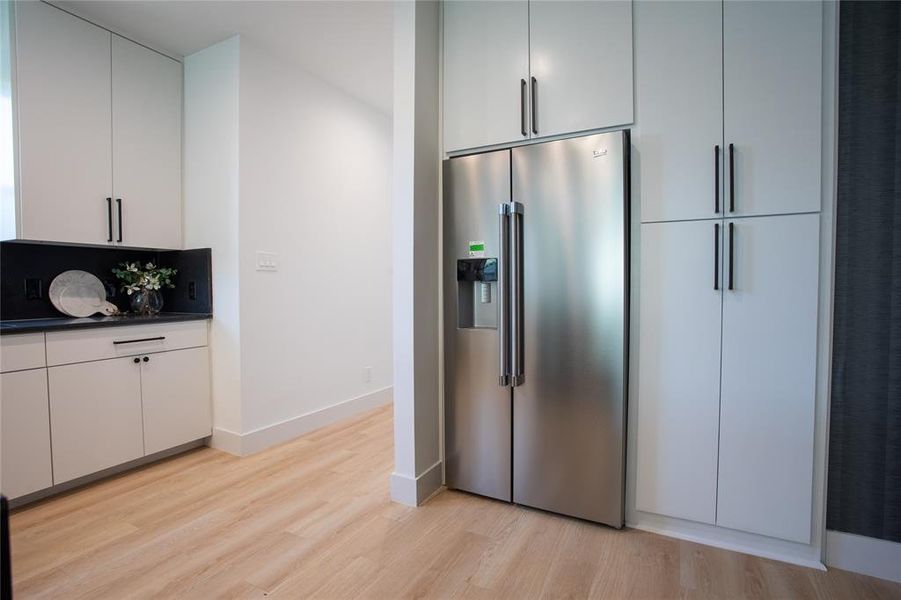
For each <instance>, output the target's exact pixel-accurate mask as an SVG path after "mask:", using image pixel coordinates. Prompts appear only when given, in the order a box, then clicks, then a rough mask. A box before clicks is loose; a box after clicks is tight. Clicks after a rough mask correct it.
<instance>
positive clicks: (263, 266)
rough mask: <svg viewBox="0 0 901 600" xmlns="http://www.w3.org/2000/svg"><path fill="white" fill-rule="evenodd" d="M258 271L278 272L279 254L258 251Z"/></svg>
mask: <svg viewBox="0 0 901 600" xmlns="http://www.w3.org/2000/svg"><path fill="white" fill-rule="evenodd" d="M257 271H278V254H276V253H275V252H263V251H262V250H257Z"/></svg>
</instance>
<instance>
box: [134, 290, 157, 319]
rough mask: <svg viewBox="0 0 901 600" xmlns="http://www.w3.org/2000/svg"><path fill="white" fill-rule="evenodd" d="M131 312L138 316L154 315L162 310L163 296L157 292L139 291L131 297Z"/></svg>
mask: <svg viewBox="0 0 901 600" xmlns="http://www.w3.org/2000/svg"><path fill="white" fill-rule="evenodd" d="M131 310H132V311H133V312H135V313H136V314H139V315H144V316H147V315H155V314H157V313H159V312H160V311H161V310H163V295H162V294H161V293H160V291H159V290H141V291H139V292H135V293H134V294H132V295H131Z"/></svg>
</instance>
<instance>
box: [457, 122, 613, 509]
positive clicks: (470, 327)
mask: <svg viewBox="0 0 901 600" xmlns="http://www.w3.org/2000/svg"><path fill="white" fill-rule="evenodd" d="M628 274H629V134H628V131H619V132H613V133H605V134H600V135H592V136H586V137H581V138H574V139H568V140H561V141H553V142H546V143H542V144H534V145H529V146H521V147H516V148H512V149H506V150H498V151H495V152H486V153H483V154H475V155H470V156H463V157H459V158H451V159H448V160H446V161H445V162H444V323H445V333H444V343H445V353H444V357H445V428H446V431H445V457H446V482H447V486H448V487H450V488H454V489H459V490H465V491H468V492H473V493H476V494H481V495H483V496H489V497H491V498H497V499H500V500H505V501H508V502H515V503H518V504H523V505H527V506H532V507H535V508H540V509H544V510H548V511H553V512H556V513H561V514H565V515H570V516H574V517H579V518H582V519H588V520H591V521H597V522H600V523H606V524H608V525H612V526H614V527H621V526H622V525H623V505H624V498H623V494H624V478H625V475H624V473H625V460H624V458H625V418H626V394H627V384H626V382H627V367H628V357H627V353H628V322H629V321H628V309H629V281H628Z"/></svg>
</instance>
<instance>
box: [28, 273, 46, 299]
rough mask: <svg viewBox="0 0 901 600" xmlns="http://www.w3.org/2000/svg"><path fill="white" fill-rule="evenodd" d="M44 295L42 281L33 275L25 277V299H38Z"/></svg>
mask: <svg viewBox="0 0 901 600" xmlns="http://www.w3.org/2000/svg"><path fill="white" fill-rule="evenodd" d="M43 297H44V282H43V281H42V280H40V279H37V278H35V277H26V278H25V299H26V300H40V299H41V298H43Z"/></svg>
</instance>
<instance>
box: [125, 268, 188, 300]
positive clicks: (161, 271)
mask: <svg viewBox="0 0 901 600" xmlns="http://www.w3.org/2000/svg"><path fill="white" fill-rule="evenodd" d="M177 272H178V270H177V269H170V268H168V267H160V266H158V265H155V264H153V263H152V262H148V263H147V264H145V265H144V267H143V268H142V267H141V263H137V262H133V263H128V262H124V263H121V264H120V265H119V266H118V267H116V268H114V269H113V274H115V276H116V278H117V279H118V280H119V281H121V282H122V291H124V292H125V293H126V294H128V295H129V296H131V295H132V294H134V293H135V292H140V291H143V290H159V289H160V288H163V287H168V288H174V287H175V284H174V283H172V279H173V278H174V277H175V274H176V273H177Z"/></svg>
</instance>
